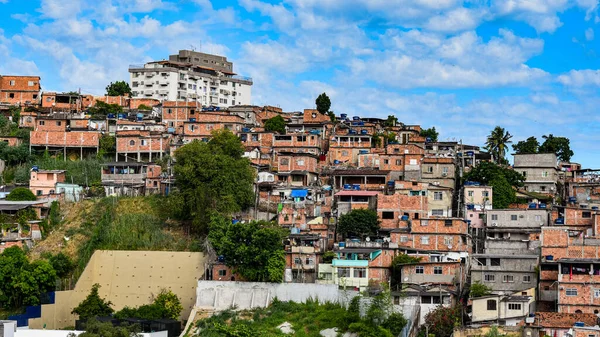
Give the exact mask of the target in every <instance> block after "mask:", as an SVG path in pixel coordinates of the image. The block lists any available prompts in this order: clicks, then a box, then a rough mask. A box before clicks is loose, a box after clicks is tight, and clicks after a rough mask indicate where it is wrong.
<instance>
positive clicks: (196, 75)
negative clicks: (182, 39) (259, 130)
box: [129, 50, 252, 107]
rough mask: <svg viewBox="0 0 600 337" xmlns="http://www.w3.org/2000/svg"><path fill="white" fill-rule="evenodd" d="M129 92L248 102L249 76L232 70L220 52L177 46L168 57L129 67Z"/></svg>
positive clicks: (211, 101)
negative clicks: (209, 52)
mask: <svg viewBox="0 0 600 337" xmlns="http://www.w3.org/2000/svg"><path fill="white" fill-rule="evenodd" d="M129 73H130V85H131V91H132V96H133V97H135V98H154V99H158V100H161V101H187V102H196V101H197V102H199V103H200V104H202V105H203V106H218V107H229V106H234V105H250V104H251V97H252V90H251V89H252V79H251V78H249V77H243V76H238V75H236V74H235V73H234V72H233V63H231V62H228V61H227V58H226V57H224V56H218V55H211V54H205V53H199V52H196V51H191V50H180V51H179V54H177V55H171V56H169V60H164V61H153V62H148V63H146V64H144V65H132V66H130V67H129Z"/></svg>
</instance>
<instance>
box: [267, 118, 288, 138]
mask: <svg viewBox="0 0 600 337" xmlns="http://www.w3.org/2000/svg"><path fill="white" fill-rule="evenodd" d="M265 131H271V132H278V133H280V134H282V135H283V134H285V119H283V117H281V115H277V116H275V117H272V118H269V119H267V120H266V121H265Z"/></svg>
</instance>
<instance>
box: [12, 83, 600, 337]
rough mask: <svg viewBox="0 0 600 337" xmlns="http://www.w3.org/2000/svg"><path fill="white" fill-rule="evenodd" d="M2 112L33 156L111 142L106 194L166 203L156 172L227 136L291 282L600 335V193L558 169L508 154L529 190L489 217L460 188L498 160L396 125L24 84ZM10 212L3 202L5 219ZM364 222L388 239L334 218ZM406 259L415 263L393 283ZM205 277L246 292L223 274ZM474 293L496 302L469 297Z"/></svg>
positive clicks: (223, 270) (56, 185)
mask: <svg viewBox="0 0 600 337" xmlns="http://www.w3.org/2000/svg"><path fill="white" fill-rule="evenodd" d="M11 83H12V84H13V85H9V84H11ZM98 101H100V102H105V103H109V104H117V105H119V106H120V107H122V108H123V113H121V114H117V115H110V114H109V115H107V116H105V118H102V119H94V118H92V116H90V115H88V114H87V113H88V111H89V108H90V107H93V106H94V105H95V104H97V103H96V102H98ZM0 102H3V103H6V104H5V106H7V105H19V106H20V107H22V112H21V115H20V120H19V121H18V122H19V125H20V126H21V127H28V128H31V129H32V131H31V137H30V148H31V151H38V150H48V151H53V152H55V153H59V154H61V155H63V156H64V158H70V159H73V160H74V159H77V158H81V157H85V156H86V155H89V154H96V153H97V152H98V150H99V147H100V144H99V142H100V139H101V137H102V136H103V135H105V134H109V135H114V136H115V137H116V154H115V158H114V162H111V163H106V164H105V165H104V166H103V169H102V184H103V186H104V188H105V191H106V194H107V195H144V194H150V193H160V192H162V193H168V189H169V187H170V186H171V184H172V182H173V181H172V178H171V176H170V175H169V174H167V172H165V171H167V170H163V169H162V168H161V166H160V165H157V164H156V161H158V160H160V159H162V158H165V157H166V156H170V155H172V154H173V153H174V151H175V150H176V149H177V148H179V147H181V146H183V145H184V144H186V143H189V142H191V141H193V140H199V141H207V140H208V139H209V138H210V137H211V132H212V131H214V130H220V129H228V130H230V131H231V132H233V133H234V134H236V135H237V136H238V137H239V138H240V140H241V142H242V144H243V145H244V146H245V148H246V153H245V156H246V157H247V158H249V160H250V161H251V163H252V166H253V167H254V168H255V169H256V172H257V179H256V182H255V191H256V195H257V201H256V205H255V207H254V208H253V209H252V210H251V211H250V212H249V213H247V214H246V215H245V220H251V219H260V220H275V221H277V222H278V224H279V225H280V226H282V227H284V228H287V229H288V230H289V236H288V237H287V238H286V240H285V243H284V244H285V250H286V264H287V266H286V272H285V280H284V281H285V282H302V283H322V284H336V285H339V286H340V287H349V288H356V289H360V290H364V289H366V288H367V287H369V285H372V284H382V283H385V284H391V285H392V293H393V295H394V302H395V304H399V305H400V304H403V303H412V304H414V305H416V306H417V307H418V308H419V310H418V313H417V317H419V318H420V320H421V323H423V318H424V317H425V315H426V314H427V313H428V312H430V311H431V310H433V309H434V308H436V307H437V306H439V305H445V306H451V305H454V304H457V303H462V304H464V305H465V306H466V307H467V308H468V309H467V310H468V312H469V316H470V320H471V321H470V323H469V324H471V325H474V326H477V325H485V324H489V323H497V324H501V325H506V326H515V325H524V326H526V327H528V328H533V327H535V328H536V329H538V330H539V331H536V332H535V333H539V334H540V336H542V333H543V334H545V335H549V336H559V337H562V336H564V335H565V334H570V336H587V337H591V336H596V337H598V335H599V331H600V329H598V328H593V326H595V325H596V318H597V315H598V314H599V312H600V262H599V261H600V259H599V258H600V256H599V254H600V249H599V248H600V237H599V236H600V234H599V231H600V223H599V222H600V221H598V217H600V212H599V210H598V207H599V206H600V179H599V178H598V177H599V176H598V175H597V173H598V172H597V171H594V170H586V169H581V167H580V165H578V164H576V163H562V162H558V161H557V158H556V156H555V155H554V154H521V155H514V165H513V169H514V170H516V171H517V172H519V173H521V174H523V175H524V176H525V179H526V180H525V186H524V188H522V189H520V190H519V191H518V192H517V197H518V199H519V200H520V203H518V204H514V205H511V207H510V208H508V209H494V208H493V207H492V203H493V188H492V187H491V186H482V185H480V184H477V183H472V182H463V179H462V177H463V175H464V174H465V173H466V172H468V171H469V170H470V169H471V168H472V167H473V166H475V165H478V163H480V162H481V161H488V160H490V159H491V157H490V155H489V154H488V153H485V152H483V151H480V149H479V147H477V146H471V145H466V144H462V143H461V142H455V141H448V142H438V141H433V140H432V139H428V138H426V137H423V136H421V131H422V130H421V127H420V126H418V125H406V124H403V123H399V122H396V121H395V120H393V119H387V120H384V119H378V118H363V117H360V116H347V115H345V114H341V115H340V116H337V119H336V121H335V122H332V121H331V120H330V117H329V116H328V115H324V114H321V113H319V112H318V111H317V110H313V109H306V110H304V111H302V112H284V111H282V110H281V109H280V108H277V107H272V106H265V107H258V106H251V105H236V106H231V107H228V108H223V107H213V106H204V105H201V102H199V101H194V102H190V101H166V100H163V101H159V100H156V99H150V98H131V97H127V96H121V97H109V96H104V97H93V96H90V95H82V94H75V93H63V94H60V93H46V92H40V88H39V77H18V76H2V77H0ZM141 105H144V106H148V107H151V110H147V109H145V110H140V109H138V108H139V107H140V106H141ZM28 107H35V109H27V108H28ZM275 116H282V117H283V119H284V120H285V122H286V127H285V130H286V131H285V133H278V132H273V131H267V130H265V128H264V124H265V121H266V120H268V119H270V118H273V117H275ZM30 188H31V190H32V192H34V194H36V195H38V196H39V197H40V198H51V197H52V196H53V195H56V194H59V195H60V194H64V196H65V197H67V195H69V194H72V196H71V198H72V199H71V200H78V199H77V195H79V194H80V193H81V190H79V189H78V187H77V186H71V185H70V184H67V183H66V182H65V180H64V172H60V171H43V170H32V173H31V184H30ZM36 205H37V204H35V203H32V205H30V206H31V207H36ZM15 207H16V206H14V205H8V204H7V205H4V204H3V203H2V202H0V212H2V213H4V212H14V210H15V209H16V208H15ZM355 209H371V210H373V211H376V212H377V214H378V215H379V219H380V221H381V225H380V230H379V231H378V233H377V235H373V236H370V237H367V238H348V239H346V240H345V241H340V240H339V235H338V233H336V222H337V219H339V217H340V216H342V215H344V214H346V213H348V212H351V211H352V210H355ZM3 234H4V233H3ZM399 254H407V255H409V256H413V257H418V258H420V261H419V262H414V263H410V264H404V265H402V266H401V267H400V269H401V270H399V271H395V272H394V273H396V274H397V275H392V268H391V265H392V261H393V260H394V258H395V257H396V256H398V255H399ZM206 277H207V278H209V279H213V280H239V277H238V276H237V275H235V274H232V271H231V270H230V269H229V268H227V267H226V266H225V264H224V263H223V261H220V260H219V259H215V261H214V263H213V265H212V267H211V268H210V269H209V271H208V272H207V275H206ZM392 278H396V279H395V280H394V282H392ZM474 284H478V285H479V284H482V285H485V286H487V287H488V288H489V289H491V292H489V293H488V294H486V295H485V296H481V297H476V298H472V297H468V289H469V288H470V287H471V285H474ZM466 298H468V302H465V301H464V299H466Z"/></svg>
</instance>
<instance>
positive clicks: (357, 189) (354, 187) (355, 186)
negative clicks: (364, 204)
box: [352, 184, 360, 191]
mask: <svg viewBox="0 0 600 337" xmlns="http://www.w3.org/2000/svg"><path fill="white" fill-rule="evenodd" d="M352 189H353V190H355V191H360V184H354V185H352Z"/></svg>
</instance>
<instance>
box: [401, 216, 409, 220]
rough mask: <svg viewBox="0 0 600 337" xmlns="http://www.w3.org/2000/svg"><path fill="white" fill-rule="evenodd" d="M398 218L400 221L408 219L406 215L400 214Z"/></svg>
mask: <svg viewBox="0 0 600 337" xmlns="http://www.w3.org/2000/svg"><path fill="white" fill-rule="evenodd" d="M400 220H402V221H408V215H403V216H401V217H400Z"/></svg>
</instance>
